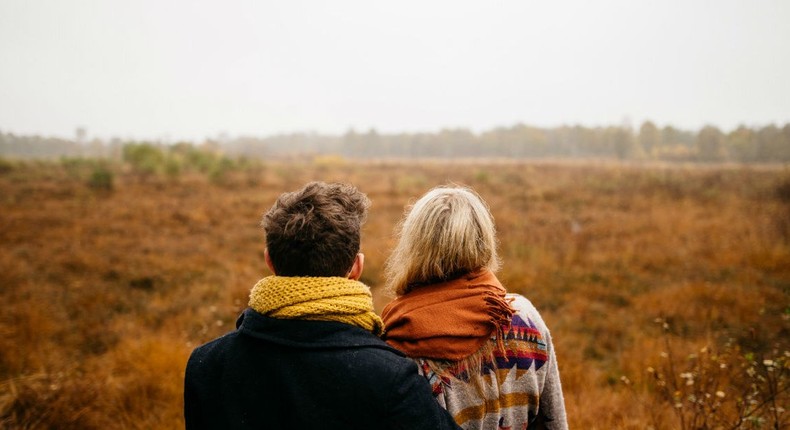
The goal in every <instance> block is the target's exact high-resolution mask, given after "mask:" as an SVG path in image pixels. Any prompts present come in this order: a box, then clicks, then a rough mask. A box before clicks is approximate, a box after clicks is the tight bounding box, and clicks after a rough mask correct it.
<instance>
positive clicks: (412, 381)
mask: <svg viewBox="0 0 790 430" xmlns="http://www.w3.org/2000/svg"><path fill="white" fill-rule="evenodd" d="M369 205H370V201H369V200H368V198H367V197H366V196H365V195H364V194H362V193H361V192H359V191H358V190H357V189H356V188H354V187H351V186H349V185H343V184H326V183H322V182H313V183H310V184H307V185H306V186H305V187H304V188H303V189H301V190H299V191H296V192H292V193H285V194H283V195H281V196H280V197H279V198H278V200H277V202H276V203H275V204H274V206H273V207H272V208H271V209H270V210H269V211H268V212H267V213H266V214H265V215H264V217H263V221H262V225H263V228H264V230H265V232H266V250H265V252H264V256H265V260H266V264H267V266H268V267H269V268H270V269H271V271H272V273H274V274H275V275H274V276H269V277H266V278H264V279H262V280H260V281H259V282H258V283H257V284H256V285H255V286H254V287H253V288H252V291H251V293H250V301H249V308H247V309H246V310H245V311H244V312H243V314H242V315H241V316H240V317H239V319H238V321H237V322H236V327H237V329H236V330H235V331H233V332H231V333H228V334H226V335H224V336H222V337H220V338H218V339H216V340H214V341H211V342H209V343H207V344H205V345H203V346H200V347H198V348H197V349H195V351H193V353H192V356H191V357H190V359H189V362H188V363H187V369H186V378H185V387H184V415H185V419H186V427H187V429H203V428H206V429H209V428H210V429H237V428H238V429H242V428H243V429H246V428H256V429H291V428H296V429H311V428H315V429H319V428H320V429H344V430H346V429H426V430H427V429H431V430H435V429H457V428H458V427H457V426H456V425H455V423H454V422H453V420H452V418H451V417H450V415H449V414H448V413H447V412H446V411H444V410H443V409H441V407H440V406H439V405H438V403H437V402H436V401H435V400H434V398H433V396H432V394H431V389H430V387H429V385H428V383H427V382H426V381H425V379H424V378H423V377H421V376H420V375H419V374H418V373H417V366H416V365H415V364H414V362H412V361H411V360H409V359H407V358H405V357H404V355H403V354H402V353H400V352H399V351H397V350H395V349H393V348H391V347H389V346H388V345H387V344H386V343H384V342H383V341H382V340H381V339H379V336H380V335H381V334H382V332H383V323H382V322H381V319H380V318H379V317H378V315H376V314H375V313H374V312H373V303H372V298H371V294H370V289H369V288H368V287H367V286H365V285H364V284H363V283H361V282H359V281H358V279H359V277H360V275H361V274H362V268H363V264H364V256H363V255H362V254H361V253H359V246H360V228H361V226H362V224H363V222H364V221H365V218H366V216H367V208H368V206H369Z"/></svg>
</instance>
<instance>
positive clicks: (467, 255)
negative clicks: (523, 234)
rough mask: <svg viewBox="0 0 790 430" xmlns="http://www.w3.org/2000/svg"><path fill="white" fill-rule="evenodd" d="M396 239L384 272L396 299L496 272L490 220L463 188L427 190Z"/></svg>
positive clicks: (476, 197)
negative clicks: (428, 287) (482, 272)
mask: <svg viewBox="0 0 790 430" xmlns="http://www.w3.org/2000/svg"><path fill="white" fill-rule="evenodd" d="M398 236H399V237H398V243H397V245H395V249H394V250H393V251H392V254H391V255H390V257H389V258H388V259H387V263H386V267H385V274H386V278H387V289H388V291H389V292H390V293H392V294H395V295H396V296H402V295H404V294H406V293H408V292H409V291H411V290H412V289H414V288H415V287H418V286H420V285H423V284H429V283H433V282H438V281H444V280H448V279H452V278H455V277H458V276H462V275H464V274H466V273H471V272H474V271H476V270H479V269H483V268H487V269H489V270H491V271H492V272H495V271H496V270H497V269H499V257H498V256H497V251H496V248H497V240H496V228H495V227H494V217H493V216H492V215H491V212H490V211H489V209H488V206H487V205H486V204H485V202H484V201H483V199H481V198H480V196H479V195H478V194H477V193H475V192H474V191H473V190H472V189H470V188H467V187H462V186H441V187H437V188H434V189H432V190H430V191H428V192H427V193H426V194H425V195H424V196H422V197H421V198H420V199H419V200H417V202H416V203H414V205H412V206H411V208H410V209H408V210H407V212H406V215H405V217H404V218H403V220H402V221H401V223H400V225H399V227H398Z"/></svg>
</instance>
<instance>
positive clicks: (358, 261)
mask: <svg viewBox="0 0 790 430" xmlns="http://www.w3.org/2000/svg"><path fill="white" fill-rule="evenodd" d="M364 266H365V254H363V253H361V252H359V253H357V256H356V258H354V265H352V266H351V271H350V272H348V279H353V280H355V281H358V280H359V277H360V276H362V268H363V267H364Z"/></svg>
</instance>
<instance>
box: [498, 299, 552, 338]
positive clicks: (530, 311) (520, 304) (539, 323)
mask: <svg viewBox="0 0 790 430" xmlns="http://www.w3.org/2000/svg"><path fill="white" fill-rule="evenodd" d="M505 298H507V299H508V300H510V305H511V306H512V307H513V309H514V310H515V312H514V313H513V315H514V316H518V317H519V319H520V320H522V321H524V322H526V323H527V324H529V325H532V326H534V327H535V328H537V329H538V330H540V331H541V332H544V333H548V331H549V329H548V327H546V323H545V322H543V317H541V316H540V312H538V309H537V308H536V307H535V305H534V304H532V302H531V301H530V300H529V299H528V298H526V297H524V296H522V295H521V294H515V293H508V294H507V295H506V296H505Z"/></svg>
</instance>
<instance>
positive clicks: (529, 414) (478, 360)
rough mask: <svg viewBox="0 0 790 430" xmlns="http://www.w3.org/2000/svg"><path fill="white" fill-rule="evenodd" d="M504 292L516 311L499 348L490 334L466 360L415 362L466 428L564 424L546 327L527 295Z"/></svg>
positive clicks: (557, 426) (517, 428)
mask: <svg viewBox="0 0 790 430" xmlns="http://www.w3.org/2000/svg"><path fill="white" fill-rule="evenodd" d="M507 297H508V298H511V299H513V302H512V306H513V307H514V308H515V310H516V312H515V313H514V314H513V318H512V320H511V324H510V327H508V328H507V329H506V330H505V331H504V333H505V336H504V341H505V342H504V345H505V350H504V351H502V349H501V348H497V340H496V338H495V337H493V338H492V339H491V341H490V344H489V345H488V346H484V347H483V348H482V349H481V351H480V352H478V353H477V354H476V357H472V360H469V359H465V360H464V361H463V362H455V363H453V362H439V361H431V360H426V359H422V358H419V359H415V361H416V362H417V365H418V366H419V368H420V372H421V374H422V375H423V376H425V377H426V378H427V379H428V381H429V382H430V383H431V387H432V388H433V394H434V396H435V397H436V400H437V401H438V402H439V404H440V405H442V407H444V408H445V409H447V410H448V411H449V412H450V414H451V415H452V416H453V418H454V419H455V421H456V422H457V423H458V424H459V425H460V426H461V427H462V428H464V429H466V430H471V429H480V430H483V429H486V430H489V429H509V430H524V429H528V428H547V429H552V430H553V429H567V428H568V424H567V418H566V415H565V403H564V400H563V396H562V387H561V385H560V375H559V371H558V369H557V359H556V357H555V354H554V346H553V345H552V342H551V335H550V334H549V330H548V328H547V327H546V324H545V323H544V322H543V318H541V316H540V314H539V313H538V311H537V309H535V306H533V305H532V303H531V302H530V301H529V300H527V299H526V298H524V297H523V296H520V295H517V294H508V295H507ZM470 363H475V364H470ZM470 372H476V373H477V374H476V375H475V374H470Z"/></svg>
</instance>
